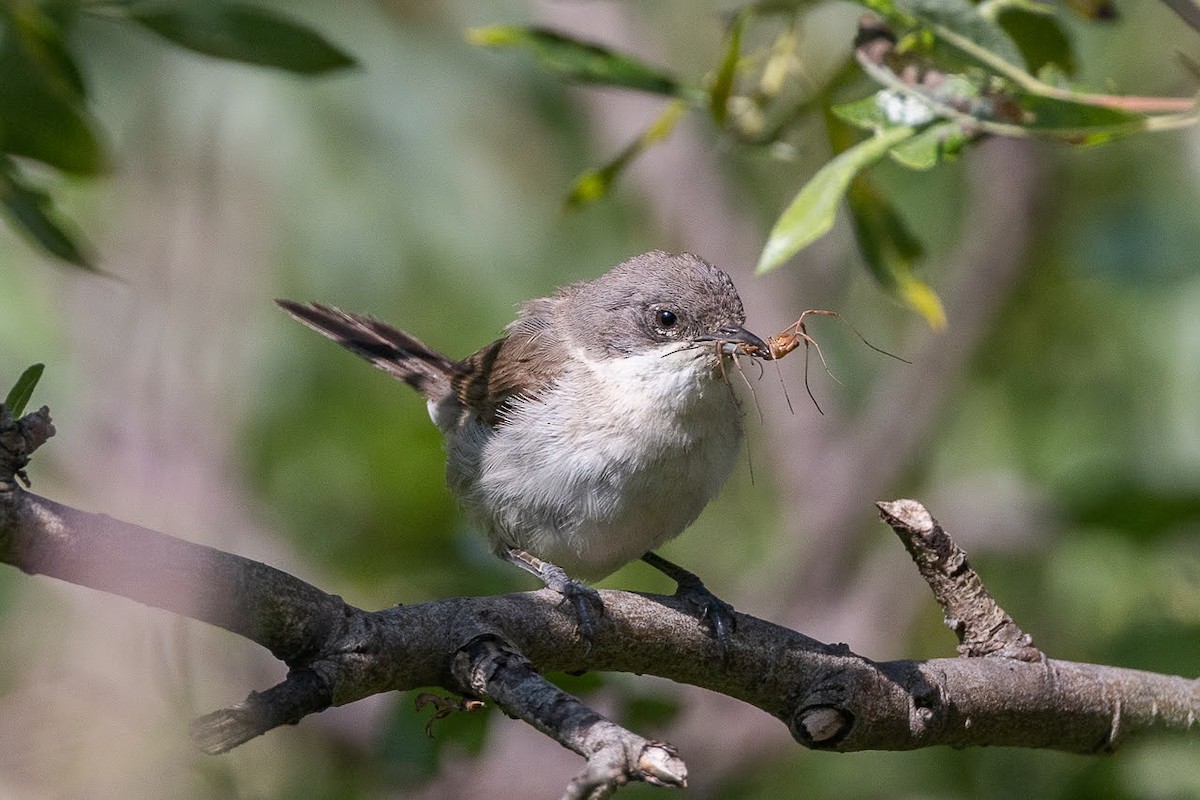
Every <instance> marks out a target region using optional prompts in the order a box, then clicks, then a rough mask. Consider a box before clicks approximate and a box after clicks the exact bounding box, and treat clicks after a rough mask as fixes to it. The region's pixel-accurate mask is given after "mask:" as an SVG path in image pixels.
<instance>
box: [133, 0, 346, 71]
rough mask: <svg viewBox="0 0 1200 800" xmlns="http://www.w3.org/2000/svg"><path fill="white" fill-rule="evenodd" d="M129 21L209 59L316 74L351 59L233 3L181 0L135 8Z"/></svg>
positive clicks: (290, 24) (280, 20)
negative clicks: (181, 0)
mask: <svg viewBox="0 0 1200 800" xmlns="http://www.w3.org/2000/svg"><path fill="white" fill-rule="evenodd" d="M127 13H128V14H129V18H130V19H132V20H134V21H135V22H137V23H139V24H141V25H142V26H144V27H145V28H147V29H149V30H151V31H153V32H154V33H156V34H158V35H159V36H162V37H163V38H164V39H168V40H170V41H171V42H174V43H175V44H177V45H179V46H181V47H186V48H187V49H189V50H194V51H195V52H197V53H203V54H204V55H207V56H213V57H214V58H223V59H228V60H230V61H241V62H244V63H247V64H257V65H259V66H264V67H277V68H279V69H283V70H287V71H288V72H294V73H297V74H300V75H319V74H322V73H326V72H330V71H333V70H338V69H345V68H346V67H352V66H354V64H355V61H354V59H353V58H351V57H350V56H349V55H347V54H346V53H345V52H344V51H343V50H341V49H339V48H337V47H335V46H334V45H333V44H331V43H330V42H329V41H328V40H327V39H325V38H324V37H323V36H321V35H320V34H319V33H317V32H316V31H314V30H312V29H311V28H308V27H306V26H305V25H302V24H300V23H298V22H295V21H294V20H290V19H287V18H286V17H282V16H280V15H278V14H276V13H274V12H271V11H266V10H264V9H261V8H255V7H253V6H246V5H241V4H239V3H225V2H215V1H214V0H202V1H201V0H183V2H175V3H169V4H160V3H154V4H149V5H140V4H139V5H135V6H133V7H132V8H130V9H129V10H128V12H127Z"/></svg>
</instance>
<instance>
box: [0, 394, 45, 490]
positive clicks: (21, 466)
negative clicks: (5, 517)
mask: <svg viewBox="0 0 1200 800" xmlns="http://www.w3.org/2000/svg"><path fill="white" fill-rule="evenodd" d="M53 435H54V425H53V424H51V421H50V409H49V408H48V407H47V406H42V407H41V408H39V409H38V410H37V411H34V412H32V413H29V414H26V415H25V416H23V417H21V418H20V419H13V416H12V414H11V413H9V410H8V407H7V406H4V405H2V404H0V492H4V491H11V487H12V483H13V478H14V476H15V477H16V478H19V479H20V480H21V482H22V483H24V484H25V486H26V487H28V486H29V476H27V475H26V474H25V467H26V466H27V465H28V464H29V457H30V456H31V455H32V454H33V451H34V450H37V449H38V448H39V447H41V446H42V445H43V444H45V443H46V440H47V439H49V438H50V437H51V436H53Z"/></svg>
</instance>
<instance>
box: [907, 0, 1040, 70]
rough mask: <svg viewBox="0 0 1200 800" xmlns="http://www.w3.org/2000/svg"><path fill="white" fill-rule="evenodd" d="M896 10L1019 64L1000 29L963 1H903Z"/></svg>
mask: <svg viewBox="0 0 1200 800" xmlns="http://www.w3.org/2000/svg"><path fill="white" fill-rule="evenodd" d="M896 7H897V8H898V9H899V10H900V11H903V12H905V13H907V14H911V15H912V16H914V17H916V18H917V19H919V20H920V21H922V22H924V23H926V24H928V25H930V26H933V28H934V34H935V35H936V34H937V26H941V27H943V28H945V29H947V30H949V31H951V32H953V33H956V34H958V35H959V36H963V37H965V38H967V39H969V40H970V41H972V42H974V43H975V44H977V45H979V46H980V47H982V48H984V49H985V50H989V51H991V52H992V53H994V54H995V55H997V56H999V57H1000V58H1001V59H1003V60H1005V61H1007V62H1008V63H1010V64H1015V65H1021V64H1023V63H1024V60H1023V59H1022V58H1021V51H1020V50H1019V49H1018V48H1017V46H1016V44H1014V43H1013V40H1012V39H1010V38H1009V36H1008V34H1007V33H1005V32H1004V29H1003V28H1001V27H1000V26H999V25H997V24H996V23H995V22H993V21H992V20H990V19H988V18H987V17H985V16H984V15H983V14H981V13H979V9H978V8H977V7H976V6H974V5H972V4H971V3H969V2H967V0H903V2H898V3H896Z"/></svg>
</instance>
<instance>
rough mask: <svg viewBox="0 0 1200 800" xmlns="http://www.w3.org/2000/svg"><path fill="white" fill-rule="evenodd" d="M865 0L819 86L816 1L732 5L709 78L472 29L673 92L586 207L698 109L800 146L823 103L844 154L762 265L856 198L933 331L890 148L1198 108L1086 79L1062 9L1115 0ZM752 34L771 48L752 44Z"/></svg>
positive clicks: (580, 185) (773, 142) (537, 36)
mask: <svg viewBox="0 0 1200 800" xmlns="http://www.w3.org/2000/svg"><path fill="white" fill-rule="evenodd" d="M857 1H858V3H859V5H862V6H864V9H865V11H866V13H865V14H864V16H863V19H862V21H861V22H860V26H859V31H858V35H857V38H856V40H855V41H854V42H853V43H849V42H848V43H847V45H851V44H852V46H851V47H848V48H847V50H848V55H847V58H846V63H845V65H844V66H843V68H842V69H841V70H840V71H839V72H837V77H836V78H835V79H834V80H833V81H832V82H831V83H830V85H828V86H824V87H821V88H820V89H819V90H817V91H815V92H814V91H805V90H803V88H799V87H800V85H801V84H802V83H803V79H804V76H803V75H802V74H801V70H800V69H799V65H800V63H801V57H800V55H799V53H798V52H797V42H798V41H799V37H798V35H797V33H798V30H799V26H800V25H801V24H802V23H803V18H804V14H805V13H806V12H808V11H809V10H811V8H812V7H813V6H814V5H815V3H812V2H804V1H803V0H791V1H790V2H789V1H787V0H760V1H759V2H754V3H749V4H746V5H743V6H742V7H741V8H739V9H738V10H736V11H735V12H733V13H732V14H731V15H730V17H729V20H728V25H727V34H726V37H725V43H724V47H723V49H722V51H721V52H720V53H719V55H718V57H717V58H716V60H715V63H714V64H713V66H712V67H711V69H710V70H709V71H708V73H707V74H706V75H705V76H703V78H701V79H700V80H699V81H696V82H694V83H689V82H687V81H685V80H683V79H681V78H679V77H677V76H675V75H673V74H672V73H671V72H670V71H669V70H667V69H664V68H660V67H657V66H655V65H651V64H647V63H645V62H643V61H641V60H639V59H636V58H634V57H632V56H630V55H628V54H625V53H621V52H618V51H616V50H614V49H611V48H608V47H605V46H603V45H601V44H597V43H595V42H587V41H582V40H579V39H576V38H572V37H569V36H566V35H564V34H562V33H559V32H556V31H550V30H546V29H544V28H537V27H518V26H492V27H487V28H479V29H475V30H472V31H470V32H469V34H468V38H469V39H470V41H472V42H474V43H476V44H478V45H481V46H485V47H493V48H507V49H519V50H523V51H525V52H527V53H529V54H530V55H532V57H533V58H534V59H535V61H536V62H537V63H538V64H539V65H540V66H541V67H542V68H544V69H545V70H547V71H549V72H550V73H552V74H553V75H555V76H557V77H559V78H560V79H562V80H564V81H570V82H578V83H588V84H604V85H608V86H614V87H620V88H624V89H630V90H636V91H641V92H649V93H653V94H657V95H661V96H663V97H665V98H667V104H666V105H665V106H664V108H663V111H662V113H661V114H660V115H659V117H658V118H657V119H655V120H654V121H653V122H652V123H651V124H650V126H649V127H648V128H647V129H646V130H645V131H643V132H642V133H641V134H639V135H637V136H636V137H635V138H634V139H633V140H632V141H631V142H630V143H629V144H628V145H627V146H626V147H625V148H623V149H622V150H621V151H620V152H619V153H617V154H616V155H615V156H614V157H613V158H611V159H610V160H609V161H608V162H607V163H605V164H603V165H601V166H598V167H595V168H591V169H588V170H585V171H584V172H583V173H581V174H580V175H579V177H578V178H577V179H576V180H575V182H574V185H573V186H572V187H571V189H570V191H569V193H568V196H567V203H568V206H571V207H576V206H580V205H582V204H584V203H587V202H590V201H594V200H596V199H599V198H601V197H604V196H605V195H606V194H607V193H608V192H609V191H610V189H611V188H612V186H613V184H614V182H615V180H616V179H617V178H618V177H619V176H620V174H621V173H622V172H623V171H624V170H625V169H626V168H627V167H628V166H629V165H630V164H631V163H632V162H633V160H634V159H635V158H636V157H637V156H638V155H640V154H641V153H642V152H644V151H645V150H646V149H647V148H649V147H650V146H652V145H654V144H655V143H657V142H660V141H662V140H663V139H665V138H666V137H667V136H668V135H669V134H670V133H671V131H672V129H673V128H674V126H675V125H676V124H677V123H678V121H679V120H680V119H681V118H682V117H683V115H684V112H685V111H687V110H693V111H696V112H698V113H700V114H703V115H705V116H707V117H708V118H709V119H710V120H711V123H712V125H714V126H715V127H716V129H717V130H718V131H719V133H720V134H721V135H722V136H725V137H727V138H728V139H730V140H732V141H733V142H735V143H737V144H738V145H740V146H744V147H747V148H751V147H753V148H762V149H766V150H768V151H770V150H771V148H773V147H778V148H779V149H781V150H784V151H785V152H786V149H787V148H786V146H785V145H786V142H787V139H788V137H789V136H790V135H791V134H793V133H794V131H795V129H796V128H797V127H798V125H799V123H800V120H801V119H802V117H803V116H804V115H805V114H806V113H808V112H821V113H822V114H823V115H824V119H825V122H826V130H827V131H828V137H829V144H830V149H831V153H832V155H831V157H830V159H829V161H828V162H827V163H826V164H825V165H824V166H823V167H821V168H820V169H819V170H818V171H817V172H816V174H814V175H812V176H811V177H810V178H809V179H808V180H807V181H806V182H804V183H803V184H802V185H801V186H800V187H799V189H798V190H797V191H796V194H795V196H794V197H793V199H792V200H791V202H789V203H788V204H787V205H786V206H785V207H784V208H783V210H782V211H781V212H780V213H779V215H778V217H777V219H776V221H775V224H774V226H773V227H772V229H771V231H770V234H769V235H768V237H767V240H766V242H765V243H764V245H763V248H762V252H761V255H760V257H759V261H758V271H759V272H767V271H770V270H773V269H775V268H777V267H779V266H781V265H782V264H784V263H786V262H787V261H788V260H789V259H791V258H792V257H793V256H794V255H796V253H797V252H799V251H800V250H801V249H803V248H804V247H806V246H807V245H809V244H811V243H812V242H814V241H815V240H817V239H818V238H820V237H821V236H823V235H824V234H825V233H827V232H828V231H829V230H830V229H831V228H832V227H833V224H834V222H835V219H836V216H837V213H838V210H839V208H840V207H841V205H842V202H843V200H844V201H845V203H846V208H847V210H848V212H849V217H850V221H851V225H852V228H853V230H854V233H855V237H856V240H857V242H858V245H859V249H860V251H861V253H862V256H863V260H864V262H865V263H866V265H867V267H868V269H869V271H870V273H871V275H872V276H873V277H874V278H875V280H876V281H877V282H878V284H879V285H880V286H881V287H882V288H883V289H884V290H885V291H886V292H887V293H888V294H890V295H891V296H893V297H895V298H896V299H898V300H899V301H901V302H902V303H904V304H905V305H907V306H908V307H910V308H911V309H913V310H915V311H917V312H918V313H919V314H921V315H922V316H923V317H924V318H925V319H926V321H927V322H928V323H929V325H930V326H932V327H934V328H941V327H944V326H945V324H946V320H945V314H944V312H943V310H942V304H941V301H940V300H939V298H938V296H937V294H936V293H935V292H934V291H933V290H932V289H931V288H930V287H929V286H928V285H927V284H926V283H924V282H923V281H922V280H920V279H919V278H918V277H917V272H916V266H917V264H918V262H919V260H920V258H921V256H922V254H923V247H922V244H921V241H920V239H919V238H918V237H917V236H916V235H915V234H914V233H913V232H912V231H910V230H909V229H908V227H907V225H906V223H905V222H904V219H903V217H902V216H901V214H900V213H899V211H898V210H897V208H896V207H895V206H894V205H893V204H892V202H891V201H890V200H889V199H888V197H887V196H886V195H885V194H884V193H883V192H882V191H881V190H880V189H879V188H877V187H876V185H875V184H874V183H873V182H872V181H871V178H870V175H869V171H870V169H871V168H872V167H873V166H874V165H875V164H877V163H879V162H880V161H883V160H885V159H888V160H891V161H893V162H895V163H896V164H898V165H899V166H901V167H902V168H904V169H907V170H913V171H917V172H920V171H925V170H930V169H932V168H934V167H936V166H937V165H938V164H940V163H942V162H943V161H945V160H947V159H952V158H955V157H957V156H958V155H960V154H961V153H963V152H964V151H965V150H967V149H968V148H969V147H971V146H972V145H973V144H975V143H977V142H978V141H980V140H981V139H983V138H986V137H989V136H1013V137H1037V138H1042V139H1049V140H1053V141H1056V142H1060V143H1063V144H1066V145H1071V146H1082V145H1095V144H1100V143H1103V142H1108V141H1111V140H1113V139H1115V138H1117V137H1122V136H1128V135H1131V134H1136V133H1142V132H1147V131H1156V130H1166V129H1171V128H1178V127H1183V126H1189V125H1193V124H1195V122H1196V121H1197V108H1196V104H1195V100H1194V98H1154V97H1133V96H1118V95H1107V94H1094V93H1089V92H1087V91H1084V90H1083V89H1082V88H1080V87H1077V86H1074V85H1073V84H1072V82H1071V76H1072V75H1073V74H1074V73H1075V72H1076V69H1077V67H1078V61H1079V58H1078V56H1077V54H1076V53H1075V52H1074V51H1073V49H1072V47H1071V45H1070V40H1069V38H1068V36H1067V33H1066V31H1065V29H1064V26H1063V19H1062V16H1063V15H1064V14H1075V15H1077V16H1081V17H1083V18H1085V19H1088V20H1096V21H1099V20H1105V19H1109V18H1111V17H1112V16H1113V14H1114V12H1113V9H1112V7H1111V6H1110V5H1108V4H1106V3H1094V4H1087V5H1072V6H1069V7H1066V8H1064V7H1062V6H1059V5H1057V4H1056V5H1049V4H1045V3H1041V2H1035V1H1034V0H986V1H985V2H981V3H978V4H975V3H971V2H969V1H968V0H857ZM752 33H754V34H757V35H756V36H754V37H753V39H754V41H761V42H763V43H762V44H761V45H759V46H756V47H748V46H747V44H746V43H747V42H748V41H750V40H751V38H752V37H751V34H752ZM848 94H849V95H853V97H852V99H849V100H847V99H846V96H847V95H848ZM781 146H783V147H781Z"/></svg>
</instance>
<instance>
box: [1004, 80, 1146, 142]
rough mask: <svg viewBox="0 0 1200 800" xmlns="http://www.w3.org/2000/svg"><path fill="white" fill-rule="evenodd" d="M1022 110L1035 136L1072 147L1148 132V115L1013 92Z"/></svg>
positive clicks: (1025, 122) (1027, 124)
mask: <svg viewBox="0 0 1200 800" xmlns="http://www.w3.org/2000/svg"><path fill="white" fill-rule="evenodd" d="M1008 97H1009V99H1011V100H1012V101H1013V102H1014V103H1015V104H1016V105H1017V106H1018V107H1019V108H1020V110H1021V112H1022V117H1023V118H1022V119H1021V120H1020V123H1019V124H1021V125H1022V126H1024V127H1025V128H1026V129H1028V130H1029V131H1031V132H1034V133H1039V134H1042V135H1049V136H1054V137H1055V138H1058V139H1063V140H1066V141H1068V142H1070V143H1072V144H1099V143H1101V142H1106V141H1110V140H1112V139H1113V138H1116V137H1117V136H1124V135H1126V134H1129V133H1134V132H1136V131H1140V130H1142V129H1144V128H1145V127H1146V125H1147V123H1148V122H1149V120H1150V118H1149V117H1147V116H1146V115H1145V114H1139V113H1136V112H1133V111H1125V110H1123V109H1119V108H1109V107H1105V106H1098V105H1094V104H1092V103H1082V102H1073V101H1071V100H1064V99H1059V98H1055V97H1046V96H1044V95H1039V94H1033V93H1029V92H1017V91H1014V92H1010V93H1009V94H1008Z"/></svg>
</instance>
